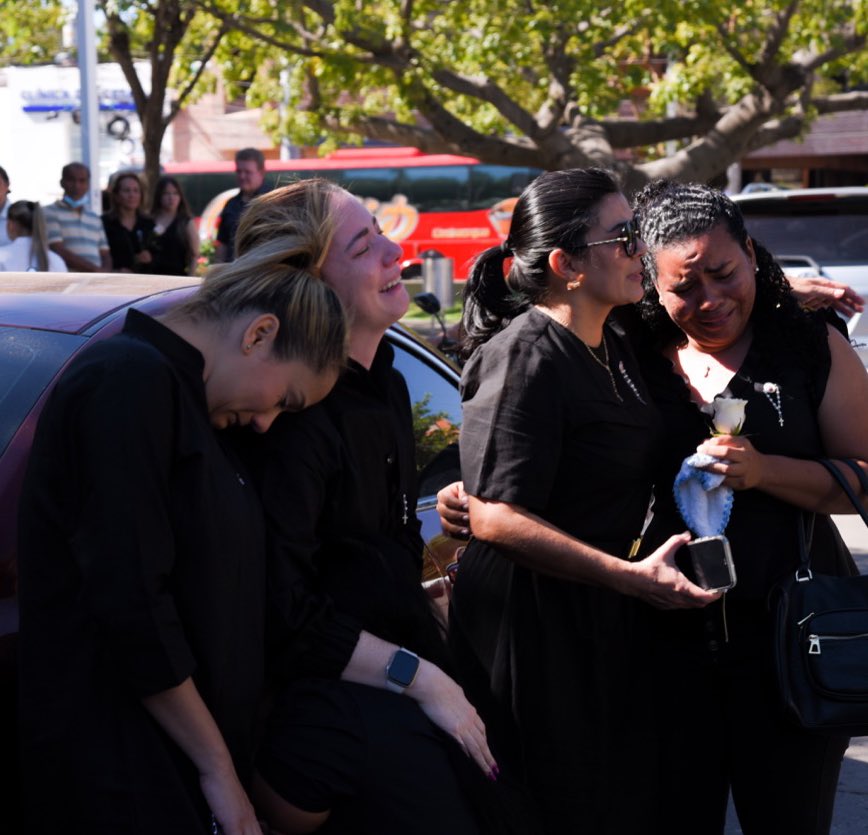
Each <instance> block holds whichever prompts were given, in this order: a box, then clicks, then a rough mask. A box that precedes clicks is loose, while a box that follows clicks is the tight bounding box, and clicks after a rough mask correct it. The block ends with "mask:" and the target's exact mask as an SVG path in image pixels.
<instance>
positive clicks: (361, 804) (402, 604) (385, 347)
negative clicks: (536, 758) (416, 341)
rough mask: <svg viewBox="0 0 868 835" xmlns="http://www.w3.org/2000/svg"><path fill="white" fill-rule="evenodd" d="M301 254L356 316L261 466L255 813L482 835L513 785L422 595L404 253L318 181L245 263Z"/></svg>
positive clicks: (259, 224) (254, 448) (289, 194)
mask: <svg viewBox="0 0 868 835" xmlns="http://www.w3.org/2000/svg"><path fill="white" fill-rule="evenodd" d="M290 240H295V241H296V250H295V252H294V253H293V254H292V255H290V256H289V257H288V258H287V261H288V263H290V264H292V265H293V266H295V267H297V268H299V269H305V270H310V271H312V272H314V273H316V274H319V275H321V276H322V280H323V281H324V282H325V283H326V284H327V285H328V286H329V287H331V288H332V289H333V290H334V291H335V293H336V294H337V295H338V297H339V298H340V300H341V302H342V304H343V306H344V308H345V310H346V312H347V315H348V318H349V321H350V331H349V363H348V368H347V369H346V371H345V372H344V374H343V375H342V376H341V379H340V380H339V381H338V384H337V386H336V387H335V389H334V390H333V392H332V393H331V394H330V395H329V396H328V397H327V398H326V399H325V400H324V401H323V402H322V403H321V404H319V405H318V406H317V407H316V408H314V409H312V410H310V411H309V412H308V413H306V414H303V415H294V416H291V417H289V419H280V420H277V421H275V424H274V427H273V428H272V430H271V431H270V432H269V433H268V434H267V435H266V436H264V437H263V438H261V439H250V440H252V441H258V442H259V443H258V444H251V445H250V447H249V449H248V450H247V451H248V454H249V455H250V456H251V457H252V459H253V460H255V461H256V462H257V470H258V472H259V480H260V485H261V491H262V498H263V503H264V504H265V507H266V512H267V519H268V531H269V539H270V544H269V602H270V608H269V615H270V619H271V620H270V623H271V634H270V646H271V650H272V652H271V659H270V660H271V672H272V676H273V681H274V684H275V700H274V709H273V711H272V714H271V717H270V723H269V725H268V728H267V730H266V733H265V737H264V745H263V747H262V750H261V752H260V755H259V757H258V760H257V770H258V775H259V776H258V777H257V779H256V780H255V783H254V794H253V797H254V800H255V801H256V802H257V804H258V807H259V808H260V810H261V811H262V812H263V814H264V815H265V816H266V818H267V819H268V821H269V823H271V825H272V826H274V827H275V828H277V829H278V830H280V831H281V832H285V833H294V832H310V831H314V830H315V829H318V828H319V827H320V826H323V825H324V824H325V822H326V821H327V820H328V827H327V828H329V831H331V828H332V827H334V828H335V829H336V830H339V831H341V832H353V833H372V835H373V833H385V832H413V833H417V835H423V833H439V832H445V831H449V832H451V833H455V835H457V834H458V833H463V834H465V833H466V835H471V834H472V835H475V833H478V832H480V831H482V827H484V826H486V825H487V820H486V818H485V813H484V812H482V811H480V809H479V808H476V807H475V803H476V801H478V800H479V798H480V797H482V796H483V795H485V793H486V791H497V790H498V788H497V786H495V785H494V781H495V780H496V778H497V777H498V774H499V770H498V767H497V765H496V764H495V761H494V758H493V757H492V754H491V752H490V750H489V747H488V744H487V742H486V736H485V728H484V726H483V724H482V722H481V721H480V719H479V717H478V715H477V714H476V710H475V709H474V707H473V706H472V705H471V704H470V703H469V702H468V701H467V699H466V697H465V696H464V693H463V691H462V689H461V687H460V686H459V684H458V683H457V682H456V681H455V680H454V678H453V677H452V675H451V674H450V672H449V671H450V670H451V663H450V660H449V657H448V653H447V650H446V646H445V642H444V640H443V632H442V627H441V624H440V623H439V622H438V620H437V619H436V617H435V616H434V614H433V611H432V608H431V604H430V602H429V601H428V599H427V597H426V596H425V593H424V591H423V589H422V587H421V561H422V552H423V547H424V546H423V541H422V538H421V536H420V524H419V520H418V518H417V517H416V513H415V507H416V468H415V456H414V437H413V427H412V413H411V408H410V399H409V394H408V391H407V386H406V383H405V381H404V379H403V377H402V376H401V375H400V373H399V372H398V371H397V370H396V369H395V368H393V366H392V359H393V351H392V349H391V347H390V346H389V343H388V341H387V340H386V339H385V334H386V330H387V329H388V328H389V326H390V325H392V324H393V323H394V322H396V321H397V320H398V319H399V318H400V317H401V316H402V315H403V314H404V312H405V311H406V309H407V306H408V303H409V299H408V296H407V291H406V289H405V287H404V286H403V285H402V283H401V276H400V256H401V249H400V247H399V246H398V245H397V244H395V243H393V242H392V241H390V240H389V239H388V238H387V237H385V235H383V233H382V231H381V230H380V229H379V227H378V225H377V221H376V219H375V218H374V217H373V216H372V215H371V213H370V212H369V211H368V210H367V209H366V208H365V207H364V205H363V204H362V203H361V202H360V201H359V200H357V199H356V198H355V197H354V196H353V195H351V194H349V193H348V192H346V191H344V190H343V189H341V188H339V187H338V186H336V185H334V184H333V183H330V182H328V181H326V180H321V179H311V180H304V181H301V182H298V183H295V184H293V185H290V186H287V187H285V188H281V189H275V190H273V191H271V192H269V193H267V194H265V195H263V196H261V197H259V198H257V199H256V200H254V201H252V202H251V203H250V205H249V206H248V207H247V209H246V210H245V213H244V215H243V216H242V219H241V222H240V224H239V227H238V233H237V236H236V249H237V252H238V253H240V254H241V257H242V258H243V257H246V254H247V253H248V252H250V251H251V249H252V248H256V249H258V250H261V251H274V252H277V251H284V252H288V251H289V250H290V246H289V243H288V242H289V241H290ZM474 763H475V765H474ZM486 777H487V778H488V779H486ZM426 784H427V785H432V786H436V787H437V797H436V801H435V802H433V803H429V802H428V801H427V800H426V797H427V796H428V795H427V793H426V792H425V791H424V789H420V787H422V786H424V785H426ZM512 823H513V825H514V826H517V827H519V829H518V830H517V831H521V822H520V820H519V819H518V817H516V818H515V819H514V821H513V822H512ZM488 825H492V826H494V828H493V830H492V831H496V832H499V833H503V832H509V831H512V830H510V828H509V825H508V824H505V823H504V824H502V825H501V824H497V825H494V824H488ZM341 827H344V828H341ZM523 831H533V829H532V828H524V830H523Z"/></svg>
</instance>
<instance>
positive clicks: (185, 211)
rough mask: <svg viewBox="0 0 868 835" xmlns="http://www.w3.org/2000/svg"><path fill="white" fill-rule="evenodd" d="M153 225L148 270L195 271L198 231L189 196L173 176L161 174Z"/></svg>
mask: <svg viewBox="0 0 868 835" xmlns="http://www.w3.org/2000/svg"><path fill="white" fill-rule="evenodd" d="M151 217H152V218H153V221H154V229H153V232H152V234H151V237H150V240H149V244H148V248H149V249H150V253H151V263H150V265H149V268H148V272H151V273H155V274H159V275H195V274H196V261H197V260H198V258H199V232H198V231H197V229H196V223H195V221H194V220H193V217H192V216H191V214H190V207H189V206H188V205H187V198H186V197H184V192H183V191H182V190H181V186H180V185H179V183H178V181H177V180H176V179H175V178H174V177H160V179H159V180H157V185H156V186H155V188H154V199H153V201H152V203H151Z"/></svg>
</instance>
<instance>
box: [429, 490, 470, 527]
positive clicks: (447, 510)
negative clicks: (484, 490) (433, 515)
mask: <svg viewBox="0 0 868 835" xmlns="http://www.w3.org/2000/svg"><path fill="white" fill-rule="evenodd" d="M437 513H439V514H440V526H441V527H442V528H443V533H445V534H446V535H447V536H453V537H455V538H456V539H467V538H468V537H469V536H470V516H469V510H468V499H467V493H465V492H464V482H461V481H453V482H452V484H447V485H446V486H445V487H444V488H443V489H442V490H441V491H440V492H439V493H438V494H437Z"/></svg>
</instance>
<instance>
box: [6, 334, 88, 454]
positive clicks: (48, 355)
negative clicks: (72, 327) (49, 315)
mask: <svg viewBox="0 0 868 835" xmlns="http://www.w3.org/2000/svg"><path fill="white" fill-rule="evenodd" d="M82 342H84V339H83V337H81V336H76V335H74V334H68V333H55V332H53V331H37V330H25V329H23V328H0V455H2V454H3V452H4V450H5V449H6V447H7V446H8V445H9V442H10V441H11V440H12V436H13V435H14V434H15V432H16V431H17V430H18V427H19V425H20V424H21V422H22V421H23V420H24V418H25V417H26V416H27V413H28V412H29V411H30V410H31V409H32V408H33V405H34V403H36V401H37V400H38V399H39V396H40V395H41V394H42V392H43V391H44V390H45V387H46V386H47V385H48V383H49V382H50V381H51V378H52V377H54V375H55V374H56V373H57V371H58V369H60V368H61V367H62V366H63V364H64V363H65V362H66V361H67V360H68V359H69V357H70V356H72V354H73V352H74V351H75V350H76V349H77V348H78V347H79V346H80V345H81V343H82Z"/></svg>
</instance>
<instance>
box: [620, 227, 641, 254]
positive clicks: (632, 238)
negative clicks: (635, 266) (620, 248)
mask: <svg viewBox="0 0 868 835" xmlns="http://www.w3.org/2000/svg"><path fill="white" fill-rule="evenodd" d="M624 236H625V237H626V239H627V240H625V241H624V252H626V253H627V255H628V257H631V258H632V257H633V256H634V255H635V254H636V250H637V249H638V248H639V241H638V238H639V230H638V229H637V228H636V222H635V221H633V220H628V221H627V222H626V223H625V224H624Z"/></svg>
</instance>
